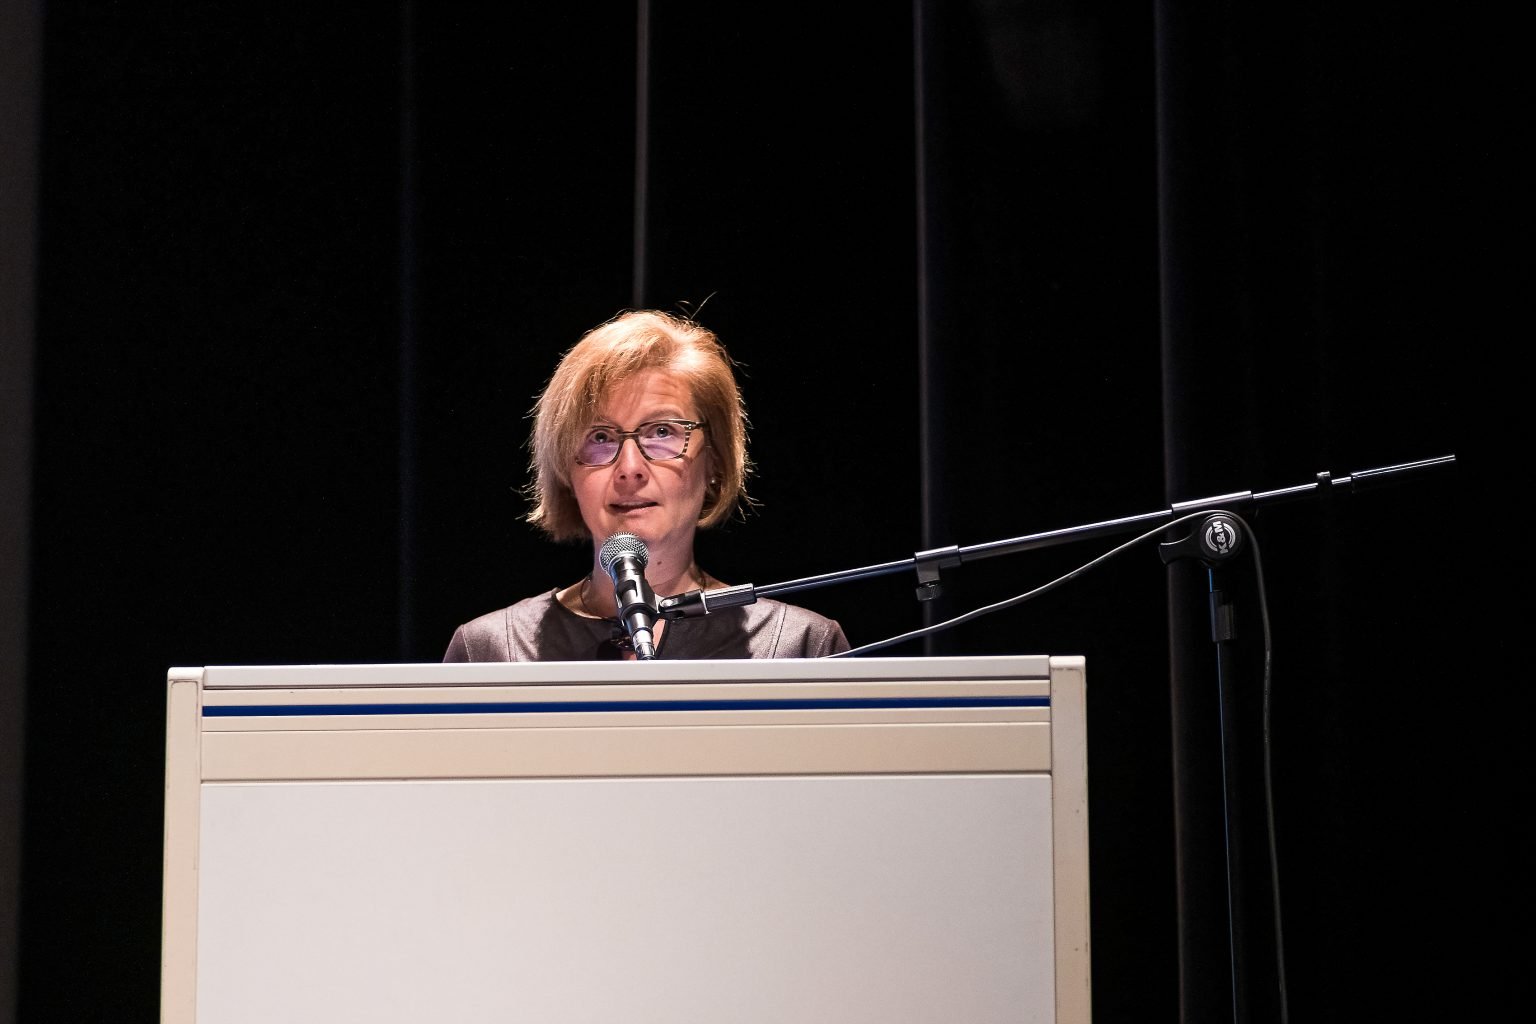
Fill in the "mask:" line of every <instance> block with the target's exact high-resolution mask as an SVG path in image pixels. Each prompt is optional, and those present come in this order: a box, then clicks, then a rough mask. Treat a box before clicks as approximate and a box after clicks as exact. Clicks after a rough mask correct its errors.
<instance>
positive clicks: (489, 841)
mask: <svg viewBox="0 0 1536 1024" xmlns="http://www.w3.org/2000/svg"><path fill="white" fill-rule="evenodd" d="M1050 822H1051V815H1050V784H1049V779H1048V778H1047V777H1045V776H1041V775H1034V776H1029V775H1002V776H991V777H985V776H983V777H965V776H926V777H907V776H863V777H814V776H812V777H790V778H689V779H573V780H537V781H517V780H514V781H504V780H494V781H465V782H447V783H439V782H428V783H307V784H298V785H292V784H286V785H259V784H258V785H241V784H233V785H231V784H222V785H216V786H210V787H208V789H207V791H206V792H205V793H204V797H203V843H202V845H203V865H204V866H203V872H202V881H201V892H200V895H199V903H200V906H201V908H202V913H203V916H204V920H205V922H206V924H205V925H204V927H203V928H202V929H201V930H200V933H199V936H198V978H199V987H198V1020H199V1021H203V1022H209V1024H258V1022H260V1024H268V1022H271V1021H284V1022H286V1024H307V1022H314V1024H321V1022H325V1024H341V1022H347V1021H357V1022H359V1024H363V1022H367V1024H394V1022H399V1024H406V1022H411V1024H415V1022H420V1021H425V1020H432V1021H455V1022H464V1024H471V1022H486V1024H489V1022H492V1021H495V1022H503V1021H541V1022H542V1021H569V1022H577V1021H581V1022H587V1021H591V1022H600V1021H601V1022H610V1021H623V1022H639V1021H656V1022H658V1024H659V1022H667V1024H674V1022H679V1021H697V1022H706V1021H731V1022H737V1024H769V1022H772V1024H782V1022H785V1021H795V1022H802V1024H815V1022H826V1024H859V1022H866V1021H867V1022H870V1024H876V1022H878V1024H889V1022H891V1021H931V1022H934V1024H941V1022H942V1024H949V1022H952V1021H966V1022H968V1024H994V1022H995V1024H1002V1022H1005V1021H1006V1022H1015V1021H1027V1020H1038V1021H1048V1020H1051V1019H1053V1008H1054V995H1055V993H1054V979H1053V977H1052V964H1053V956H1052V946H1051V942H1050V936H1051V922H1052V905H1051V904H1052V893H1051V885H1050V878H1049V876H1048V874H1046V873H1043V872H1039V873H1031V872H1028V871H1024V870H1021V869H1020V865H1021V864H1027V863H1031V862H1033V863H1044V862H1046V861H1048V860H1049V858H1050V853H1051V841H1050ZM277 979H282V983H281V984H274V981H276V980H277Z"/></svg>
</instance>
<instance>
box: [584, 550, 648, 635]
mask: <svg viewBox="0 0 1536 1024" xmlns="http://www.w3.org/2000/svg"><path fill="white" fill-rule="evenodd" d="M650 560H651V554H650V552H649V551H647V550H646V549H645V541H643V540H641V539H640V538H639V537H636V536H635V535H634V534H632V533H616V534H614V535H613V536H612V537H609V538H608V539H607V540H605V541H603V546H602V547H601V548H600V549H598V552H597V564H598V565H600V566H602V567H603V571H604V572H606V573H607V574H608V575H609V576H610V577H611V578H612V579H613V599H614V601H615V602H616V603H617V604H618V606H619V621H620V622H622V623H623V624H624V632H626V633H628V634H629V639H630V641H631V642H632V643H633V644H634V645H635V656H636V657H637V658H639V659H640V660H641V661H650V660H651V659H653V658H655V657H656V644H655V641H654V640H653V639H652V638H651V631H652V630H653V629H654V628H655V626H656V592H655V591H653V590H652V589H651V585H650V584H649V583H647V582H646V579H645V567H646V565H647V564H648V563H649V562H650Z"/></svg>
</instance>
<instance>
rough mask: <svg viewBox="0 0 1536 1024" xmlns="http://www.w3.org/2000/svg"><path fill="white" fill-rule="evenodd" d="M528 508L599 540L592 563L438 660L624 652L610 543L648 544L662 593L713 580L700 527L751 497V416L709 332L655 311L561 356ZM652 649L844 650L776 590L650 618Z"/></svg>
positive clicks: (677, 654)
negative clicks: (605, 554)
mask: <svg viewBox="0 0 1536 1024" xmlns="http://www.w3.org/2000/svg"><path fill="white" fill-rule="evenodd" d="M531 447H532V449H533V460H532V470H533V483H532V484H531V485H530V487H529V496H530V497H531V498H532V500H533V503H534V507H533V511H532V512H531V513H530V514H529V516H528V520H529V522H531V523H533V524H534V525H535V526H537V527H539V528H540V529H542V530H543V531H544V532H545V533H546V534H547V535H549V537H551V538H552V539H554V540H557V541H568V540H586V541H589V542H590V543H591V544H592V548H593V552H592V559H593V564H592V569H591V571H589V572H588V573H587V574H586V575H585V576H583V577H582V578H581V579H579V580H577V581H576V582H574V583H571V584H570V585H568V586H565V587H562V588H559V589H557V590H553V591H550V592H548V593H545V594H541V595H539V596H538V597H530V598H528V599H526V600H524V601H519V602H518V603H517V604H514V605H512V606H511V607H510V608H503V609H501V610H500V611H496V612H491V613H490V614H488V615H482V616H480V617H479V618H478V619H475V620H473V621H471V622H467V623H465V624H464V625H462V626H460V627H459V628H458V629H457V630H455V631H454V634H453V639H452V641H451V642H450V643H449V645H448V650H447V653H446V654H444V656H443V660H444V661H588V660H601V659H611V658H620V657H623V658H633V657H635V654H634V651H633V650H632V649H631V647H630V644H629V638H628V636H627V634H626V633H625V630H624V628H623V627H622V626H621V625H620V623H619V620H618V618H617V616H618V608H617V604H616V602H615V599H614V591H613V586H612V583H611V580H610V578H609V576H608V574H607V572H605V571H604V569H603V567H602V566H601V565H599V564H598V561H597V557H598V552H599V550H600V549H601V546H602V544H603V542H604V541H606V540H607V539H608V538H609V537H612V536H614V535H615V534H633V535H634V536H636V537H638V538H640V540H641V541H643V542H644V544H645V547H646V551H647V554H648V556H649V560H648V562H647V564H646V567H645V576H646V580H647V582H649V584H650V586H651V589H652V590H653V591H655V593H656V594H657V595H660V596H667V595H670V594H680V593H684V592H686V591H689V590H696V589H706V590H707V589H712V588H715V587H721V586H724V585H725V584H722V583H721V582H720V581H719V580H717V579H715V578H714V577H712V576H710V575H709V574H708V573H707V572H705V571H704V570H703V569H701V568H700V567H699V565H698V563H697V562H695V561H694V558H693V537H694V532H695V531H696V530H698V529H699V528H700V527H710V526H714V525H716V524H717V523H720V522H722V521H724V520H725V519H727V518H728V517H729V516H730V515H731V514H732V513H733V512H734V511H735V510H736V509H737V507H738V506H739V505H740V504H741V503H742V502H743V501H745V500H746V477H747V472H748V469H749V467H750V463H749V462H748V459H747V448H746V412H745V409H744V407H743V405H742V400H741V392H740V389H739V388H738V387H737V384H736V378H735V375H734V374H733V373H732V371H731V360H730V357H729V356H728V355H727V354H726V352H725V349H724V348H723V347H722V346H721V344H720V342H719V340H718V339H717V338H716V337H715V335H714V334H713V333H712V332H711V331H708V330H706V329H705V328H703V327H701V326H700V325H699V324H697V323H694V322H693V321H691V320H685V319H682V318H680V317H676V316H672V315H671V314H668V313H661V312H656V311H650V310H647V311H639V312H631V313H625V314H622V315H620V316H618V317H616V318H615V319H613V320H610V321H609V322H608V323H606V324H603V325H602V326H600V327H597V328H595V329H593V330H591V331H589V332H588V333H587V334H586V335H585V336H584V337H583V338H582V339H581V341H580V342H578V343H577V344H576V346H575V347H574V348H572V349H571V350H570V351H569V352H567V353H566V354H565V356H564V358H562V359H561V360H560V365H559V366H558V367H556V369H555V373H554V376H553V377H551V378H550V381H549V384H548V385H547V386H546V387H545V389H544V393H543V394H542V395H540V396H539V401H538V405H537V406H536V407H535V408H534V427H533V439H532V442H531ZM654 640H655V649H656V657H658V658H672V659H678V658H811V657H820V656H822V655H826V654H833V653H836V652H839V651H845V650H847V649H848V641H847V639H846V638H845V637H844V636H843V631H842V628H841V627H839V626H838V624H837V623H836V622H834V621H832V620H831V619H827V618H823V617H822V616H820V615H817V614H815V613H814V612H810V611H807V610H805V609H803V608H797V607H795V606H793V605H788V604H784V603H782V602H779V601H771V600H759V601H757V602H756V603H755V604H750V605H746V606H743V607H738V608H729V609H725V610H721V611H716V612H712V613H711V614H709V615H705V616H702V617H699V618H687V619H676V620H673V621H665V620H663V621H658V622H657V623H656V628H655V636H654Z"/></svg>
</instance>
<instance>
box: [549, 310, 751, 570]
mask: <svg viewBox="0 0 1536 1024" xmlns="http://www.w3.org/2000/svg"><path fill="white" fill-rule="evenodd" d="M733 365H734V363H733V361H732V359H731V357H730V355H728V354H727V353H726V351H725V347H724V346H723V345H721V344H720V339H719V338H717V337H715V334H714V332H713V331H710V330H708V329H706V328H704V327H701V326H700V325H699V324H697V323H695V322H694V321H692V320H688V319H684V318H683V317H679V316H674V315H672V314H671V313H663V312H660V311H658V310H636V311H632V312H627V313H621V314H619V315H618V316H616V317H614V318H613V319H612V320H609V321H608V322H607V323H605V324H602V325H601V326H598V327H595V328H593V329H592V330H590V331H588V332H587V333H586V334H585V335H584V336H583V337H582V339H581V340H580V341H578V342H577V343H576V344H575V345H574V346H573V347H572V348H571V350H570V351H568V352H567V353H566V354H565V355H564V356H562V357H561V359H560V364H559V365H558V366H557V367H555V372H554V375H553V376H551V377H550V379H549V383H548V384H547V385H545V387H544V392H543V393H542V394H541V395H539V400H538V402H537V404H535V405H534V407H533V436H532V437H531V438H530V439H529V442H528V446H529V448H530V449H531V451H532V459H531V460H530V462H529V469H530V470H531V472H532V476H533V480H532V482H531V483H530V484H529V485H528V490H527V494H528V498H529V500H530V501H531V502H532V503H533V511H531V512H529V513H528V521H529V522H530V523H532V524H533V525H535V526H537V527H538V528H539V529H541V530H543V531H544V532H545V533H546V534H548V535H549V536H550V537H551V538H552V539H554V540H557V541H567V540H569V541H575V540H582V539H584V538H587V537H589V536H590V531H588V530H587V526H586V523H585V522H583V520H582V518H581V508H580V506H579V505H578V504H577V503H576V492H575V491H574V490H573V489H572V487H571V471H572V468H573V467H574V466H575V465H576V450H577V448H578V447H579V446H580V444H581V439H582V437H583V436H584V435H585V434H586V432H587V430H588V429H589V428H590V427H591V426H592V416H593V414H594V413H595V412H596V411H597V407H598V405H599V404H601V403H602V401H603V399H605V398H607V397H608V396H609V395H610V394H612V393H613V392H614V390H616V389H617V388H619V387H620V386H622V385H623V384H624V383H625V382H626V381H629V380H631V379H633V378H634V377H636V376H637V375H639V374H641V373H644V372H646V371H648V370H660V371H662V372H665V373H670V374H673V375H674V376H676V377H678V378H680V379H681V380H682V381H683V382H684V383H685V384H686V385H687V387H688V393H689V394H690V395H691V396H692V397H693V401H694V403H695V405H696V406H697V408H695V409H693V410H691V414H692V415H693V416H694V417H695V418H697V419H699V420H702V421H703V422H704V423H705V424H706V426H705V427H704V428H703V429H702V430H700V431H698V432H697V433H696V434H695V437H702V439H703V441H704V445H705V451H706V452H707V455H708V458H709V459H710V463H709V469H710V471H711V472H710V477H709V482H708V483H707V484H706V486H705V492H704V506H703V508H702V510H701V511H700V513H699V526H701V527H710V526H714V525H716V524H718V523H720V522H722V521H723V520H725V519H726V518H728V517H729V516H730V515H731V514H732V513H733V512H735V511H736V509H737V508H739V507H741V506H743V505H745V504H747V503H749V502H750V500H751V499H749V498H748V497H747V489H746V482H747V476H748V475H749V474H750V473H751V471H752V465H751V462H750V461H749V460H748V458H747V411H746V406H745V405H744V403H743V402H742V399H741V389H740V388H739V387H738V386H737V384H736V375H735V373H734V371H733V370H732V367H733ZM620 425H621V426H626V427H632V426H634V424H620Z"/></svg>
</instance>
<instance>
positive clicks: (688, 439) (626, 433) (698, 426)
mask: <svg viewBox="0 0 1536 1024" xmlns="http://www.w3.org/2000/svg"><path fill="white" fill-rule="evenodd" d="M662 423H669V424H672V425H673V426H677V427H681V428H683V450H682V451H680V452H678V453H677V454H676V455H666V456H662V457H660V458H658V457H656V456H654V455H652V454H651V453H650V452H648V451H646V450H645V445H643V444H641V443H640V435H641V434H642V433H643V432H644V431H645V428H646V427H654V426H657V425H658V424H662ZM708 426H709V424H708V423H706V422H704V421H703V420H684V419H675V418H672V417H666V418H664V419H659V420H646V421H645V422H644V423H641V424H639V425H638V426H636V427H635V429H634V430H620V429H619V428H618V427H614V426H609V425H607V424H604V423H599V424H596V425H594V426H591V427H588V428H587V432H586V434H583V435H582V438H583V441H582V443H583V444H585V443H586V442H585V439H586V438H587V437H588V436H590V435H591V433H592V432H593V431H594V430H610V431H612V432H613V434H614V435H615V436H616V437H617V438H618V444H617V445H615V446H614V449H613V458H611V459H609V460H608V461H607V462H583V461H581V446H580V445H578V446H577V447H576V465H578V466H611V465H613V464H614V463H615V462H618V461H619V453H620V452H622V451H623V450H624V442H625V441H629V440H633V441H634V442H635V447H636V448H637V449H639V451H640V454H641V455H642V456H643V457H644V458H645V461H646V462H671V461H673V460H674V459H680V458H682V457H683V456H685V455H687V454H688V446H689V445H691V444H693V432H694V431H695V430H704V429H706V428H707V427H708Z"/></svg>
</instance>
